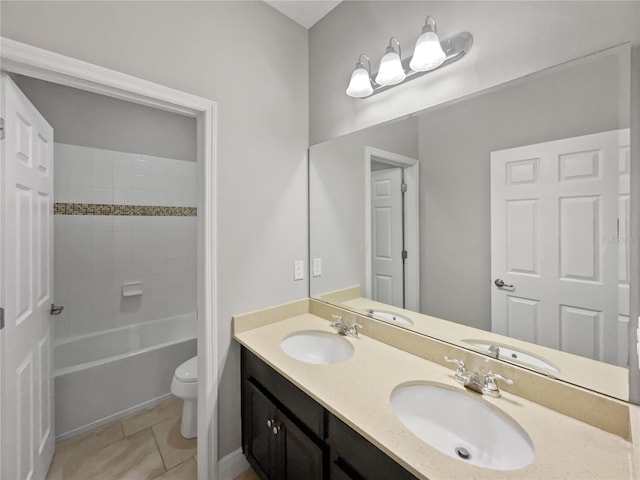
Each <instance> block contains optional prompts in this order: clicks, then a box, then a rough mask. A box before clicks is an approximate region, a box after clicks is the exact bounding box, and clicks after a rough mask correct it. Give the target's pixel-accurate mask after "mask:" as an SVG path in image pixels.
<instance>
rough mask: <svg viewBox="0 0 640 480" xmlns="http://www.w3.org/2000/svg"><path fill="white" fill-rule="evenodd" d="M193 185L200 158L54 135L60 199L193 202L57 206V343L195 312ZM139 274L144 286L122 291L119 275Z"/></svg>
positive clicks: (126, 278) (130, 278) (132, 278)
mask: <svg viewBox="0 0 640 480" xmlns="http://www.w3.org/2000/svg"><path fill="white" fill-rule="evenodd" d="M196 192H197V179H196V164H195V163H194V162H189V161H182V160H174V159H167V158H160V157H151V156H146V155H138V154H131V153H122V152H114V151H110V150H101V149H96V148H89V147H81V146H75V145H66V144H59V143H57V144H55V151H54V201H55V202H56V203H57V204H59V203H65V204H100V205H131V206H136V205H145V206H163V207H167V206H169V207H194V208H191V209H184V208H183V209H145V210H144V212H142V213H144V214H145V215H139V214H140V213H141V212H140V211H138V210H140V209H136V208H127V209H124V210H125V211H126V213H128V214H125V215H122V214H121V213H123V212H121V211H120V210H121V209H117V208H115V209H111V210H113V212H111V213H110V214H107V215H86V214H81V213H86V212H87V208H86V207H85V205H72V206H69V205H67V208H65V209H64V210H63V211H67V212H69V213H73V214H70V215H69V214H65V215H60V214H56V215H55V216H54V231H55V239H54V240H55V246H54V261H55V269H54V277H55V278H54V288H55V302H56V304H58V305H64V306H65V309H64V311H63V313H62V314H61V315H60V316H58V317H54V325H55V326H54V336H55V340H56V342H61V341H64V340H65V339H67V338H69V337H74V336H77V335H83V334H89V333H94V332H99V331H103V330H108V329H112V328H117V327H122V326H126V325H131V324H135V323H139V322H143V321H147V320H152V319H157V318H164V317H168V316H173V315H178V314H182V313H188V312H193V311H195V309H196V217H195V216H193V215H194V213H195V207H196V204H197V198H196ZM60 210H61V209H60V208H59V209H58V211H60ZM171 210H175V211H176V212H171ZM107 211H109V209H108V208H107ZM167 211H169V212H170V214H171V215H179V216H167V215H166V214H167ZM114 212H116V213H120V214H114ZM149 213H152V214H153V215H148V214H149ZM137 281H141V282H142V288H143V294H142V295H141V296H132V297H124V296H122V284H123V283H128V282H137Z"/></svg>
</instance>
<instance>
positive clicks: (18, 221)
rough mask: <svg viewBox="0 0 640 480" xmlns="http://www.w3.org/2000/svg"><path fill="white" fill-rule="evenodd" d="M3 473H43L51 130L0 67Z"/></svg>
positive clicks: (49, 417)
mask: <svg viewBox="0 0 640 480" xmlns="http://www.w3.org/2000/svg"><path fill="white" fill-rule="evenodd" d="M2 96H3V106H4V109H3V112H2V117H3V118H4V119H5V129H6V136H5V139H4V141H3V142H2V144H3V145H2V180H1V181H2V282H1V285H2V303H3V305H4V307H5V328H4V330H3V331H2V352H1V357H0V358H1V360H2V371H3V372H2V373H3V375H2V377H3V385H2V387H3V388H2V393H1V400H2V453H3V456H2V472H0V477H2V478H3V479H4V478H6V479H18V480H27V479H40V478H44V477H45V475H46V473H47V470H48V468H49V464H50V463H51V458H52V457H53V452H54V448H55V440H54V437H55V432H54V422H53V407H54V405H53V388H52V387H53V377H52V363H53V362H52V355H53V350H52V345H51V337H52V335H51V334H52V329H51V319H50V315H49V311H50V307H51V303H52V298H53V258H52V255H53V248H52V247H53V245H52V243H53V130H52V128H51V126H49V124H48V123H47V122H46V121H45V119H44V118H43V117H42V116H41V115H40V114H39V113H38V111H37V110H36V109H35V108H34V107H33V105H32V104H31V103H30V102H29V100H28V99H27V98H26V97H25V96H24V95H23V93H22V92H21V91H20V90H19V89H18V87H17V86H16V85H15V83H13V81H12V80H11V79H10V78H9V77H8V76H7V75H6V74H2Z"/></svg>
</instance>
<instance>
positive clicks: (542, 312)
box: [491, 130, 629, 363]
mask: <svg viewBox="0 0 640 480" xmlns="http://www.w3.org/2000/svg"><path fill="white" fill-rule="evenodd" d="M625 136H626V138H627V141H626V145H628V144H629V142H628V130H620V131H618V130H616V131H611V132H604V133H598V134H593V135H585V136H581V137H575V138H568V139H563V140H557V141H553V142H546V143H541V144H537V145H528V146H524V147H518V148H512V149H508V150H502V151H498V152H492V154H491V270H492V272H491V274H492V279H491V280H492V282H495V281H496V280H497V279H500V280H503V281H504V283H505V284H506V286H505V287H499V286H497V285H496V284H493V285H492V296H491V300H492V330H493V331H494V332H497V333H501V334H503V335H509V336H512V337H515V338H519V339H521V340H525V341H529V342H533V343H537V344H540V345H545V346H548V347H552V348H557V349H560V350H563V351H567V352H570V353H575V354H578V355H582V356H587V357H590V358H594V359H598V360H602V361H606V362H609V363H618V362H619V360H620V359H619V358H618V355H617V351H618V342H619V339H618V337H619V336H620V335H619V330H620V320H619V316H620V315H624V311H623V310H624V307H623V305H619V299H618V298H619V291H621V292H622V291H623V289H624V288H625V286H624V285H623V284H624V282H625V281H626V276H625V275H626V273H624V272H622V271H621V269H622V268H623V267H622V265H623V264H624V265H628V263H625V262H626V260H625V259H624V258H621V255H622V256H623V257H624V256H625V255H627V254H626V253H624V251H625V249H624V248H619V244H620V243H624V242H621V241H620V239H619V230H618V225H619V221H618V218H619V215H620V213H623V212H624V211H626V210H625V208H626V205H627V203H626V202H627V198H628V191H629V187H628V174H627V179H626V180H625V179H624V178H623V176H624V174H623V166H622V165H623V163H624V162H623V160H622V158H623V157H624V148H623V146H624V145H625ZM625 181H626V183H627V186H626V187H625V188H621V189H620V190H619V184H621V183H624V182H625ZM625 195H626V197H625ZM627 215H628V214H627ZM627 223H628V220H621V228H623V229H624V228H627V227H626V225H627ZM621 252H622V253H621ZM624 268H626V267H624ZM627 283H628V282H627ZM511 285H512V287H511ZM627 288H628V287H627ZM626 314H627V315H628V312H627V313H626Z"/></svg>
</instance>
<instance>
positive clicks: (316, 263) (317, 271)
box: [313, 258, 322, 277]
mask: <svg viewBox="0 0 640 480" xmlns="http://www.w3.org/2000/svg"><path fill="white" fill-rule="evenodd" d="M320 275H322V259H321V258H314V259H313V276H314V277H319V276H320Z"/></svg>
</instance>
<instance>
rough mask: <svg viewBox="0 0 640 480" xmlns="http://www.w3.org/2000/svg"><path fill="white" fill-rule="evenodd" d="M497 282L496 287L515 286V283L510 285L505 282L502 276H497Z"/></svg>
mask: <svg viewBox="0 0 640 480" xmlns="http://www.w3.org/2000/svg"><path fill="white" fill-rule="evenodd" d="M493 283H495V284H496V287H498V288H513V285H510V284H508V283H504V280H502V279H501V278H496V281H495V282H493Z"/></svg>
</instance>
